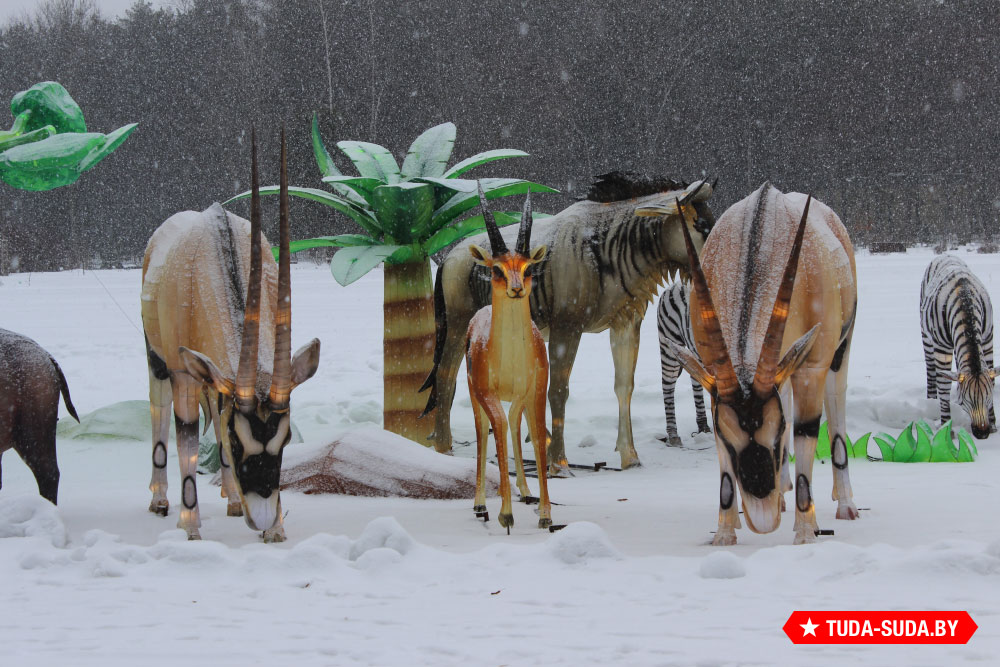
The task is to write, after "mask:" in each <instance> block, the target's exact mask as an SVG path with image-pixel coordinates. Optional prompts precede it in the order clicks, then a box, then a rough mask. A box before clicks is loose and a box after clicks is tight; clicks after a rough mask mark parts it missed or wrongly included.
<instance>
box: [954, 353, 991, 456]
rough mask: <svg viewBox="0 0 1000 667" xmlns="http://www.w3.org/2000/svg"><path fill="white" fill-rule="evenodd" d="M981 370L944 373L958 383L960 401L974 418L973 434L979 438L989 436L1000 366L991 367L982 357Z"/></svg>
mask: <svg viewBox="0 0 1000 667" xmlns="http://www.w3.org/2000/svg"><path fill="white" fill-rule="evenodd" d="M979 367H980V368H981V369H985V370H981V371H980V372H978V373H977V372H973V371H969V370H959V371H954V372H953V371H948V372H946V373H944V374H943V377H945V378H947V379H948V380H949V381H951V382H957V383H958V403H959V405H961V406H962V409H963V410H965V411H966V413H968V415H969V417H970V418H971V419H972V435H974V436H975V437H976V438H978V439H979V440H984V439H986V438H988V437H989V435H990V432H991V429H992V424H991V423H990V412H991V408H992V407H993V387H994V384H995V382H996V376H997V373H1000V366H998V367H997V368H990V367H989V366H987V365H986V360H985V359H980V363H979Z"/></svg>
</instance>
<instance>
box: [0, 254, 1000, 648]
mask: <svg viewBox="0 0 1000 667" xmlns="http://www.w3.org/2000/svg"><path fill="white" fill-rule="evenodd" d="M959 254H961V255H962V256H963V257H964V258H965V259H966V261H967V262H968V263H969V264H970V266H971V267H972V269H973V270H974V271H976V272H977V273H978V275H979V277H980V278H981V279H982V280H983V281H984V282H985V283H986V285H987V286H988V287H989V289H990V292H991V294H992V295H993V298H994V299H995V300H998V301H1000V255H978V254H972V253H968V254H967V253H959ZM932 257H933V254H932V253H931V252H930V251H929V250H911V251H910V252H909V253H907V254H902V255H890V256H875V257H873V256H870V255H867V254H860V255H859V257H858V274H859V276H858V279H859V283H860V304H859V314H858V322H857V329H856V333H855V339H854V347H853V350H852V355H851V360H850V381H849V384H850V389H849V392H848V403H847V412H848V431H849V433H850V435H851V436H852V437H856V436H858V435H861V434H863V433H865V432H868V431H872V430H874V431H886V432H889V433H891V434H893V435H895V434H898V432H899V430H900V429H901V428H902V427H903V426H904V425H905V424H906V423H908V422H909V421H911V420H914V419H920V418H923V419H926V420H928V421H930V422H932V423H933V422H934V421H935V420H936V417H937V404H936V402H935V401H930V400H927V399H925V398H924V387H925V381H924V368H923V356H922V352H921V345H920V332H919V323H918V317H917V301H918V294H919V286H920V279H921V276H922V273H923V271H924V268H925V267H926V265H927V263H928V262H929V261H930V260H931V258H932ZM292 280H293V292H292V295H293V310H294V324H293V336H294V344H295V347H298V345H300V344H303V343H305V342H306V341H307V340H308V339H310V338H312V337H314V336H316V337H319V338H320V339H321V340H322V344H323V348H322V358H321V362H320V368H319V372H318V373H317V375H316V376H315V377H314V378H313V379H312V380H310V381H309V382H307V383H306V384H304V385H303V386H302V387H300V388H298V389H297V390H296V391H295V393H294V394H293V400H292V403H293V407H292V418H293V420H294V421H295V422H296V424H297V425H298V427H299V429H300V430H301V432H302V434H303V437H304V439H305V443H304V444H299V445H292V446H290V448H289V449H288V450H286V467H287V465H288V464H289V463H291V462H294V461H295V460H296V459H297V458H301V457H302V456H304V455H305V454H307V453H308V452H309V451H311V450H315V449H316V448H318V447H321V446H323V445H324V444H326V443H328V442H330V441H331V440H332V439H333V438H335V437H336V436H337V435H338V434H341V433H344V432H345V431H347V430H350V429H356V428H371V427H372V426H378V425H379V423H380V420H381V398H382V379H381V364H382V345H381V333H380V332H381V331H382V283H381V274H380V273H379V272H378V271H375V272H372V273H371V274H369V275H368V276H366V277H365V278H364V279H362V280H361V281H360V282H358V283H357V284H355V285H352V286H351V287H349V288H342V287H339V286H338V285H336V284H335V283H334V281H333V279H332V278H331V276H330V273H329V269H328V268H327V267H326V266H314V265H307V264H301V263H300V264H298V265H296V266H294V267H293V272H292ZM139 281H140V277H139V272H138V271H98V272H86V273H81V272H79V271H69V272H63V273H51V274H32V275H28V274H20V275H13V276H5V277H2V278H0V304H2V305H3V315H4V316H3V320H2V322H0V326H3V327H4V328H9V329H12V330H14V331H17V332H19V333H22V334H25V335H27V336H30V337H32V338H34V339H35V340H36V341H38V342H39V343H40V344H41V345H42V346H44V347H45V348H46V349H48V350H49V351H50V352H51V353H52V354H53V356H54V357H55V358H56V359H57V360H58V361H59V363H60V364H61V366H62V368H63V370H64V372H65V374H66V377H67V379H68V382H69V386H70V389H71V392H72V396H73V401H74V403H75V404H76V407H77V410H78V411H79V412H80V414H81V415H83V414H84V413H87V412H90V411H92V410H95V409H97V408H100V407H102V406H107V405H109V404H112V403H116V402H119V401H125V400H134V399H145V398H147V391H148V387H147V372H146V364H145V357H144V349H143V342H142V334H141V332H140V329H141V325H140V318H139V287H140V286H139ZM116 302H117V304H120V308H119V305H116ZM642 336H643V338H642V346H641V349H640V354H639V366H638V370H637V373H636V390H635V396H634V398H633V402H632V413H633V419H634V428H635V439H636V446H637V449H638V453H639V456H640V458H641V460H642V463H643V466H642V467H641V468H639V469H635V470H629V471H625V472H613V471H605V472H601V473H596V474H595V473H581V474H579V475H578V476H577V477H575V478H573V479H556V480H552V481H551V482H550V487H549V488H550V493H551V496H552V499H553V501H554V502H557V503H559V504H558V505H555V506H554V507H553V519H554V521H555V522H556V523H568V524H569V526H568V527H567V528H566V529H564V530H563V531H561V532H559V533H555V534H549V533H548V532H543V531H539V530H537V529H536V528H535V527H534V525H535V521H536V519H535V516H534V514H533V513H532V509H531V508H530V507H528V506H525V505H519V504H515V507H514V516H515V520H516V525H515V527H514V529H513V530H512V534H511V535H510V536H507V535H506V534H505V533H504V532H503V531H502V529H501V528H500V527H499V525H498V524H497V523H496V521H495V520H494V521H492V522H490V523H489V524H487V525H485V526H484V524H483V523H482V522H480V521H478V520H476V519H475V517H474V516H473V513H472V511H471V505H472V499H471V498H470V499H468V500H461V501H416V500H403V499H391V498H382V499H361V498H352V497H336V496H317V495H304V494H301V493H294V492H284V493H282V504H283V506H284V509H285V510H286V511H287V517H286V519H285V529H286V532H287V534H288V537H289V540H288V542H286V543H284V544H280V545H264V544H262V543H260V541H259V539H258V536H257V534H255V533H253V532H252V531H250V530H249V529H248V528H247V527H246V525H245V524H244V522H243V520H242V519H237V518H227V517H226V516H225V513H226V511H225V509H226V505H225V501H224V500H222V499H220V498H219V497H218V490H217V488H216V487H213V486H210V485H209V484H208V478H207V477H206V476H202V477H200V478H199V489H200V491H201V494H200V496H201V497H200V500H201V502H200V504H201V512H202V520H203V525H202V528H201V534H202V536H203V537H204V538H205V539H204V540H203V541H202V542H187V541H185V540H184V534H183V532H182V531H179V530H178V529H176V528H175V522H176V519H177V514H176V510H175V508H176V507H177V506H178V504H179V502H180V499H179V489H180V485H179V479H178V468H177V462H176V456H175V453H174V452H173V451H172V452H171V455H170V462H169V465H168V471H169V474H170V484H171V488H170V491H169V496H170V500H171V514H170V516H169V517H167V518H166V519H164V518H161V517H157V516H155V515H153V514H150V513H149V512H147V511H146V508H147V505H148V503H149V498H150V493H149V491H148V489H147V485H148V482H149V476H150V453H151V446H150V444H149V442H145V443H136V442H128V441H124V442H123V441H112V440H108V441H87V442H83V441H74V440H62V441H60V443H59V463H60V468H61V471H62V480H61V485H60V492H59V500H60V504H59V507H58V509H55V508H53V507H52V506H51V505H49V504H48V503H46V502H45V501H42V500H41V499H39V498H38V496H37V493H36V487H35V482H34V479H33V478H32V477H31V474H30V472H29V471H28V469H27V468H26V467H25V466H24V464H23V463H21V461H20V459H19V458H18V457H17V455H16V454H14V453H13V452H10V453H8V454H7V455H6V456H5V457H4V460H3V489H2V491H0V538H6V539H0V611H2V618H0V646H2V647H3V648H2V649H0V656H2V664H3V665H18V666H26V665H56V664H66V665H102V666H105V667H107V666H115V665H136V664H149V665H160V664H163V665H166V664H172V663H176V662H177V661H178V660H179V659H183V660H185V661H186V662H188V664H212V665H220V664H226V665H228V664H259V663H264V662H270V663H272V664H294V665H298V666H304V665H347V664H373V665H417V664H427V665H451V664H462V665H504V664H509V665H527V664H546V665H552V664H564V665H581V664H604V665H609V664H615V665H617V664H621V665H672V664H680V665H730V664H754V665H772V664H796V665H843V664H848V663H850V664H856V665H943V664H948V665H954V664H959V663H963V662H964V661H969V662H978V663H982V664H997V663H996V660H997V657H996V656H997V654H998V653H1000V523H998V522H997V519H996V514H995V512H996V511H997V509H998V507H1000V503H998V494H1000V479H998V475H997V473H998V472H1000V451H998V450H1000V435H997V434H994V435H993V436H991V437H990V438H989V439H988V440H986V441H977V445H978V446H979V459H978V461H976V462H975V463H966V464H945V463H942V464H912V465H907V464H892V463H876V462H869V461H857V460H856V459H852V460H851V481H852V484H853V487H854V493H855V499H856V501H857V505H858V507H860V508H865V510H864V511H862V513H861V519H860V520H858V521H855V522H846V521H835V520H834V518H833V516H834V511H835V507H836V506H835V503H834V502H833V501H832V500H830V491H831V485H832V475H831V472H830V465H829V463H826V464H825V465H824V464H820V463H817V465H816V467H815V474H814V493H815V496H816V500H817V517H818V519H819V522H820V526H821V527H822V528H830V529H834V530H835V531H836V534H835V536H833V537H822V538H820V541H819V542H818V543H817V544H814V545H808V546H799V547H793V546H792V545H791V542H792V525H791V524H792V521H793V519H794V516H793V514H792V513H788V514H786V515H785V517H784V518H785V522H784V523H783V525H782V526H781V527H780V528H779V529H778V531H777V532H775V533H771V534H768V535H755V534H753V533H750V532H749V531H748V530H746V529H744V530H741V531H738V537H739V541H740V543H739V545H737V546H735V547H730V548H713V547H711V546H709V545H708V542H709V540H710V539H711V537H712V535H711V531H713V530H715V527H716V520H717V509H718V463H717V457H716V452H715V446H714V441H713V439H712V436H710V435H705V434H702V435H699V436H698V437H695V438H691V437H690V436H689V435H688V434H690V433H691V432H692V431H693V430H694V428H695V426H694V425H695V420H694V408H693V403H692V400H691V388H690V383H689V381H688V379H687V376H686V375H685V376H684V377H682V378H681V380H680V381H679V383H678V419H679V430H680V432H681V434H682V437H683V438H684V440H685V445H686V446H685V447H684V448H683V449H673V448H670V449H668V448H666V447H665V446H664V445H663V444H662V443H661V442H659V441H658V440H657V439H656V438H657V436H661V435H663V433H664V430H665V427H664V417H663V407H662V396H661V392H660V370H659V356H658V348H657V342H656V325H655V321H654V317H653V316H652V315H651V314H647V317H646V320H645V322H644V324H643V332H642ZM612 378H613V373H612V363H611V355H610V349H609V344H608V335H607V333H604V334H598V335H588V336H585V337H584V339H583V342H582V344H581V348H580V353H579V356H578V358H577V363H576V367H575V369H574V373H573V376H572V380H571V385H570V389H571V396H570V401H569V406H568V414H567V427H566V435H567V451H568V453H569V456H570V460H571V461H572V462H577V463H591V462H594V461H607V462H608V465H610V466H617V465H618V457H617V454H616V453H615V452H614V451H613V447H614V442H615V433H616V424H617V405H616V401H615V396H614V392H613V387H612V384H613V381H612ZM465 386H466V385H465V379H464V376H461V377H460V378H459V390H458V393H457V395H458V399H457V401H456V409H455V411H454V418H453V422H454V424H453V428H454V434H455V438H456V440H457V441H465V442H468V441H471V440H472V439H473V437H474V428H473V422H472V413H471V410H470V409H469V399H468V393H467V391H466V389H465ZM61 414H63V415H65V409H64V408H61ZM953 414H956V422H957V423H958V424H959V425H964V426H966V427H967V426H968V418H967V417H966V416H965V415H964V413H962V412H961V409H960V408H959V407H958V406H957V405H955V406H953ZM171 449H173V446H172V445H171ZM455 453H456V455H457V456H461V457H474V447H473V446H471V445H468V444H466V445H464V446H463V445H458V446H457V447H456V452H455ZM529 482H530V483H532V484H534V480H529ZM489 507H490V513H491V515H492V516H493V517H495V516H496V514H497V513H498V510H499V499H497V498H493V499H490V501H489ZM795 609H870V610H877V609H955V610H968V611H969V613H970V614H971V615H972V618H973V619H974V620H975V621H976V622H977V623H978V625H979V630H978V632H977V633H976V635H975V636H974V637H973V639H972V640H971V642H970V643H969V644H968V645H964V646H930V647H921V646H895V647H893V646H885V647H871V646H854V647H850V646H848V647H832V646H827V647H823V646H806V647H797V646H794V645H792V644H791V643H790V642H789V640H788V639H787V637H786V636H785V635H784V633H783V632H782V630H781V627H782V625H783V624H784V623H785V620H786V619H787V618H788V616H789V614H790V613H791V612H792V611H793V610H795Z"/></svg>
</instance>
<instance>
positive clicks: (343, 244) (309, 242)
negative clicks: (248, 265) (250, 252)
mask: <svg viewBox="0 0 1000 667" xmlns="http://www.w3.org/2000/svg"><path fill="white" fill-rule="evenodd" d="M377 244H378V241H376V240H375V239H373V238H372V237H370V236H367V235H365V234H340V235H338V236H318V237H316V238H314V239H302V240H301V241H292V242H291V243H289V245H288V251H289V252H300V251H302V250H311V249H312V248H350V247H354V246H369V245H377ZM278 250H279V247H278V246H274V247H273V248H271V254H273V255H274V259H275V260H277V259H278Z"/></svg>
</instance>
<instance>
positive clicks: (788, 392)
mask: <svg viewBox="0 0 1000 667" xmlns="http://www.w3.org/2000/svg"><path fill="white" fill-rule="evenodd" d="M778 397H779V398H780V399H781V411H782V413H784V414H785V419H786V421H788V420H791V418H792V414H793V413H792V383H791V382H786V383H785V384H784V386H783V387H782V388H781V391H780V392H779V394H778ZM793 428H794V426H788V427H786V428H785V435H784V436H782V438H781V447H782V450H783V451H784V453H783V454H782V457H781V511H782V512H784V511H785V508H786V504H785V492H786V491H791V490H792V476H791V475H790V474H789V472H788V466H789V463H790V459H791V456H792V429H793Z"/></svg>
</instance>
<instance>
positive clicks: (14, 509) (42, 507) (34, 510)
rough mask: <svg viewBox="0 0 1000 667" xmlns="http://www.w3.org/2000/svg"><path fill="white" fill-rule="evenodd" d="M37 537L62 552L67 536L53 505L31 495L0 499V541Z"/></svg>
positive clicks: (67, 540)
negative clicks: (6, 538) (45, 540)
mask: <svg viewBox="0 0 1000 667" xmlns="http://www.w3.org/2000/svg"><path fill="white" fill-rule="evenodd" d="M4 537H40V538H43V539H48V541H49V542H51V543H52V546H54V547H56V548H59V549H62V548H64V547H65V546H66V545H67V544H68V543H69V533H68V532H67V531H66V526H65V525H63V522H62V519H61V518H59V511H58V510H57V509H56V506H55V505H53V504H52V503H50V502H49V501H48V500H46V499H45V498H42V497H41V496H35V495H24V496H14V497H11V498H0V538H4Z"/></svg>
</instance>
